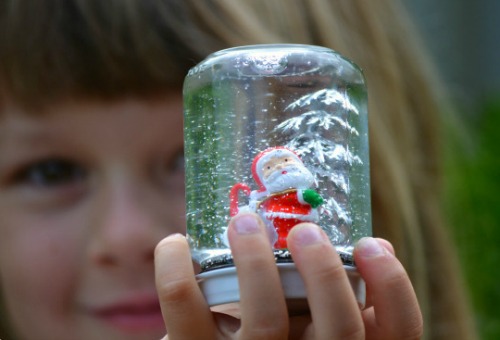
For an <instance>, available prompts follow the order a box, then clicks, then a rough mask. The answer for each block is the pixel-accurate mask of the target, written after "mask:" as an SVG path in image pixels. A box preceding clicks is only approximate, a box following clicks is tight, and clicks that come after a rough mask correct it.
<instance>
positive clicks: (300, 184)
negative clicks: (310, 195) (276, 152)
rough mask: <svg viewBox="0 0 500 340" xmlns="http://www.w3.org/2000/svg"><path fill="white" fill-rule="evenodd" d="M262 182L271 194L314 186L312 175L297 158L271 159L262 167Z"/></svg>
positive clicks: (286, 156) (280, 157)
mask: <svg viewBox="0 0 500 340" xmlns="http://www.w3.org/2000/svg"><path fill="white" fill-rule="evenodd" d="M262 182H263V184H264V186H265V187H266V189H267V191H268V192H269V193H276V192H280V191H283V190H288V189H307V188H309V187H311V186H312V185H313V184H314V177H313V175H312V173H311V172H310V171H309V170H308V169H307V168H306V167H305V166H304V164H303V163H302V162H301V161H300V160H299V159H298V158H296V157H293V156H290V155H283V156H277V157H273V158H270V159H269V160H268V161H266V162H265V163H264V164H263V165H262Z"/></svg>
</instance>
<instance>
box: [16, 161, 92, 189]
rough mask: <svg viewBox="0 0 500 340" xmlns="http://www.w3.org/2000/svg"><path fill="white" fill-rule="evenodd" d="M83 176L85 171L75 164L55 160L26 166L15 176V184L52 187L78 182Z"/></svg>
mask: <svg viewBox="0 0 500 340" xmlns="http://www.w3.org/2000/svg"><path fill="white" fill-rule="evenodd" d="M85 175H86V174H85V171H84V170H83V169H82V167H80V166H79V165H77V164H76V163H74V162H72V161H68V160H64V159H57V158H55V159H48V160H43V161H39V162H36V163H34V164H31V165H29V166H27V167H26V168H24V169H23V170H22V171H21V172H20V173H18V174H17V176H16V182H19V183H25V184H29V185H34V186H37V187H53V186H61V185H66V184H70V183H74V182H79V181H81V180H82V179H84V178H85Z"/></svg>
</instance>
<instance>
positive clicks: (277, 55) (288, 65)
mask: <svg viewBox="0 0 500 340" xmlns="http://www.w3.org/2000/svg"><path fill="white" fill-rule="evenodd" d="M183 95H184V134H185V145H184V147H185V150H184V152H185V159H186V164H185V166H186V209H187V211H186V213H187V237H188V241H189V244H190V247H191V252H192V257H193V260H194V261H195V262H196V263H197V264H199V266H200V268H201V272H200V273H199V274H198V275H197V279H198V282H199V284H200V287H201V289H202V291H203V293H204V294H205V297H206V299H207V302H208V303H209V305H218V304H224V303H229V302H235V301H238V300H239V290H238V281H237V276H236V268H235V267H234V264H233V261H232V256H231V250H230V248H229V244H228V241H227V237H226V228H227V225H228V222H229V219H230V218H231V216H234V215H235V214H237V213H238V212H239V211H242V210H246V211H253V212H256V213H257V214H259V215H260V216H261V217H262V219H263V221H264V222H265V224H266V226H267V228H268V232H269V238H270V247H271V248H272V249H273V252H274V256H275V260H276V265H277V267H278V271H279V273H280V277H281V280H282V286H283V290H284V293H285V295H286V298H287V302H288V305H289V309H290V310H292V312H300V311H301V310H303V309H306V308H307V302H306V295H305V289H304V285H303V282H302V280H301V278H300V276H299V274H298V272H297V271H296V270H295V266H294V263H293V254H290V252H289V251H288V249H287V245H286V236H287V234H288V231H289V230H290V229H291V228H293V226H294V225H296V224H297V223H300V222H303V221H311V222H314V223H316V224H318V225H319V226H320V227H321V228H323V229H324V230H325V232H326V233H327V234H328V236H329V238H330V240H331V242H332V244H333V245H334V246H335V248H336V250H337V252H338V254H339V256H340V258H341V259H342V261H343V263H344V267H345V270H346V271H347V274H348V277H349V279H350V282H351V285H352V288H353V290H354V292H355V295H356V297H357V300H358V303H359V305H360V306H363V305H364V299H365V286H364V282H363V281H362V279H361V278H360V276H359V274H358V272H357V271H356V266H355V263H354V261H353V257H352V251H353V246H354V244H355V242H356V241H357V240H359V239H360V238H361V237H364V236H369V235H371V207H370V179H369V157H368V156H369V154H368V117H367V91H366V87H365V81H364V77H363V74H362V72H361V70H360V69H359V68H358V67H357V66H356V65H355V64H353V63H352V62H351V61H349V60H347V59H346V58H344V57H342V56H341V55H339V54H338V53H336V52H335V51H333V50H330V49H328V48H324V47H319V46H308V45H294V44H276V45H254V46H242V47H236V48H231V49H226V50H223V51H219V52H216V53H213V54H212V55H210V56H208V57H207V58H206V59H205V60H204V61H202V62H201V63H199V64H198V65H197V66H195V67H193V68H192V69H191V70H190V71H189V73H188V75H187V76H186V79H185V83H184V92H183Z"/></svg>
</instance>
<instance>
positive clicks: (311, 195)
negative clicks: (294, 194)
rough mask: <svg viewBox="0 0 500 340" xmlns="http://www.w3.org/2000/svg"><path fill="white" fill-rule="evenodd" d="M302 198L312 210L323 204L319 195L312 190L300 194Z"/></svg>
mask: <svg viewBox="0 0 500 340" xmlns="http://www.w3.org/2000/svg"><path fill="white" fill-rule="evenodd" d="M302 198H303V199H304V201H306V202H307V203H309V204H310V205H311V207H313V208H317V207H319V206H320V205H321V204H323V203H324V200H323V197H321V195H320V194H318V193H317V192H316V191H314V190H313V189H306V190H304V191H303V192H302Z"/></svg>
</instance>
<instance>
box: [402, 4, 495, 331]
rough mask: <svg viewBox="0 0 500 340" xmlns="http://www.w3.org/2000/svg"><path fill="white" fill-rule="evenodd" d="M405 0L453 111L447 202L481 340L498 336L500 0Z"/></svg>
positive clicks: (449, 126)
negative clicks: (438, 71) (447, 93)
mask: <svg viewBox="0 0 500 340" xmlns="http://www.w3.org/2000/svg"><path fill="white" fill-rule="evenodd" d="M403 1H404V3H405V5H406V6H407V8H408V9H409V10H410V12H411V14H412V15H413V16H414V18H415V21H416V23H417V25H418V28H419V30H420V32H421V35H422V36H423V38H424V42H425V43H426V44H427V47H428V48H429V50H430V52H431V54H432V56H433V58H434V62H435V63H436V64H437V66H438V68H439V70H440V72H441V77H442V79H443V80H444V82H445V85H446V87H447V89H448V90H449V92H450V95H451V99H452V104H453V105H454V109H455V111H456V112H454V113H453V114H454V115H455V116H457V118H458V119H456V120H455V119H452V117H451V116H447V117H448V118H446V120H447V121H446V122H445V124H444V125H445V131H443V133H444V134H445V135H446V144H445V155H444V157H445V160H446V169H445V171H446V179H445V185H446V192H445V194H446V195H445V203H444V204H445V209H446V212H447V214H448V217H449V221H450V227H451V229H452V235H453V236H454V238H455V241H456V243H457V244H458V248H459V254H460V259H461V262H462V268H463V269H464V274H465V277H466V283H467V285H468V286H469V288H470V294H471V302H472V305H473V307H474V310H475V315H476V318H477V323H478V328H479V331H480V333H481V336H482V339H486V340H489V339H500V311H499V310H500V285H499V283H500V199H499V198H498V197H499V193H500V157H499V150H500V147H499V146H500V134H499V131H500V19H499V15H500V1H498V0H475V1H470V0H440V1H435V0H419V1H415V0H413V1H412V0H403Z"/></svg>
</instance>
